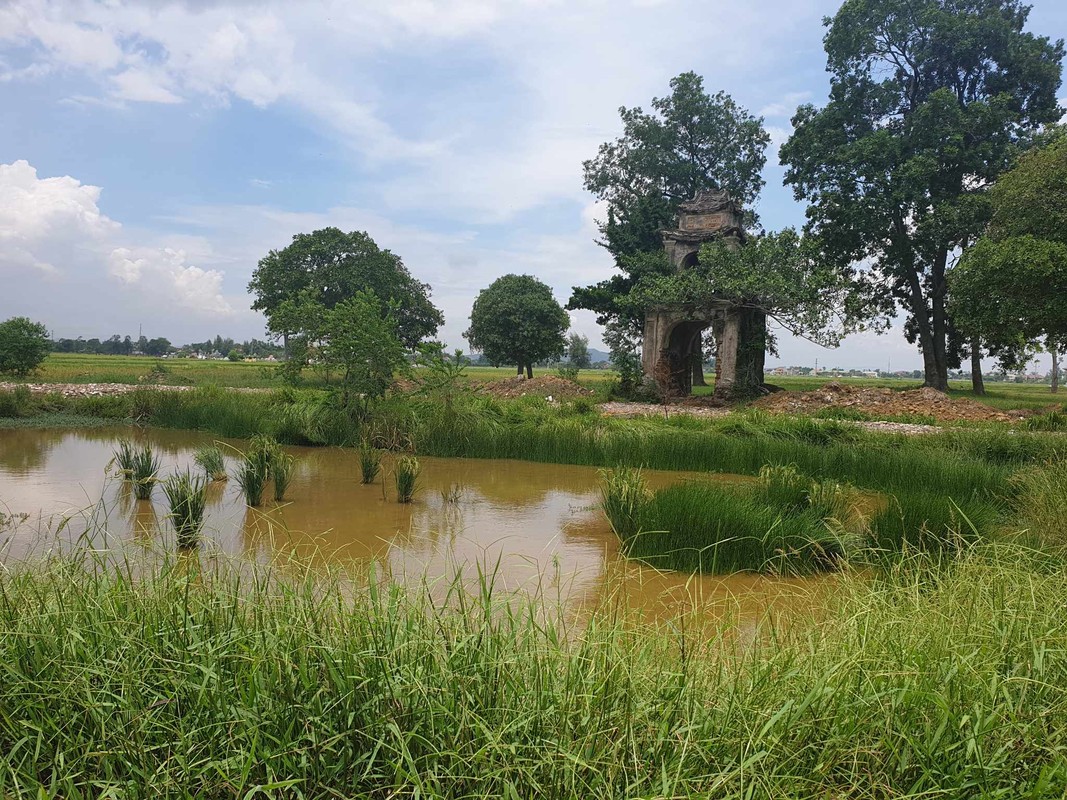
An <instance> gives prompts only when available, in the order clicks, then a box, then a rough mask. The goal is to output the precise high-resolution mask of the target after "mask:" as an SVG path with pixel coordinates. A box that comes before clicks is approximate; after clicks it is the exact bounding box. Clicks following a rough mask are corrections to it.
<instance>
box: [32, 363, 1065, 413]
mask: <svg viewBox="0 0 1067 800" xmlns="http://www.w3.org/2000/svg"><path fill="white" fill-rule="evenodd" d="M157 366H161V368H162V369H163V370H164V371H163V372H161V373H160V374H158V375H154V376H153V375H152V370H153V368H154V367H157ZM514 374H515V370H513V369H512V368H510V367H468V369H467V375H468V377H469V379H470V380H471V381H472V382H475V383H484V382H487V381H495V380H502V379H504V378H510V377H512V376H513V375H514ZM555 374H556V372H555V370H552V369H536V370H534V376H535V377H536V376H540V375H555ZM616 378H617V375H616V373H615V372H613V371H612V370H584V371H583V372H582V373H581V374H580V376H579V382H580V383H582V384H583V385H586V386H589V387H590V388H599V389H604V388H607V386H608V385H609V384H610V383H612V382H613V381H615V380H616ZM149 379H151V380H152V382H157V383H161V384H165V385H194V386H226V387H243V388H279V387H280V386H281V381H280V380H279V379H278V378H277V377H275V375H274V365H273V364H271V363H268V362H258V363H252V362H243V361H238V362H230V361H197V360H194V359H182V358H175V359H157V358H148V357H144V356H102V355H80V354H73V353H53V354H51V355H49V356H48V358H47V359H46V360H45V363H44V365H43V366H42V367H41V369H40V370H39V371H38V372H37V373H36V374H34V375H32V376H31V377H29V378H27V379H26V381H27V382H41V383H139V382H145V381H146V380H149ZM768 380H769V381H770V382H772V383H774V384H775V385H777V386H781V387H782V388H783V389H788V390H790V391H809V390H811V389H816V388H818V387H819V386H822V385H823V384H825V383H826V382H827V381H828V380H831V379H830V378H826V377H817V378H816V377H777V376H774V377H768ZM839 380H840V382H841V383H846V384H851V385H858V386H876V387H888V388H891V389H897V390H904V389H915V388H918V386H919V385H920V382H919V381H916V380H906V379H888V378H887V379H881V378H841V379H839ZM307 385H308V386H316V385H321V383H319V382H318V381H317V379H316V377H315V376H314V375H312V374H311V373H308V380H307ZM970 389H971V387H970V382H969V381H954V382H953V383H952V385H951V389H950V393H951V394H952V395H953V396H954V397H974V395H972V394H971V390H970ZM712 390H713V387H712V386H702V387H697V388H696V390H695V391H694V394H696V395H708V394H711V392H712ZM986 391H987V392H988V394H987V395H986V396H985V397H980V398H976V399H978V400H980V401H981V402H983V403H986V404H987V405H990V406H994V407H995V408H1000V409H1011V408H1044V407H1046V406H1050V405H1058V404H1059V403H1061V402H1067V399H1065V400H1063V401H1059V400H1058V397H1057V396H1056V395H1053V394H1052V393H1051V392H1050V391H1049V387H1048V386H1047V385H1040V384H1021V383H987V384H986ZM1064 398H1067V394H1064Z"/></svg>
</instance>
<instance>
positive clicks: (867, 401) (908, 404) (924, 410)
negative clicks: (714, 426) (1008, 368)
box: [752, 382, 1033, 422]
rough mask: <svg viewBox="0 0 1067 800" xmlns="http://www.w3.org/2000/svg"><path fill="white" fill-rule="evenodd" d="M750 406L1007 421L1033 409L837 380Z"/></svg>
mask: <svg viewBox="0 0 1067 800" xmlns="http://www.w3.org/2000/svg"><path fill="white" fill-rule="evenodd" d="M752 406H753V407H754V408H759V409H763V410H764V411H767V412H770V413H772V414H812V413H814V412H817V411H822V410H825V409H847V410H851V411H856V412H859V413H861V414H864V415H866V416H869V417H873V418H879V417H881V418H885V417H904V416H912V417H931V418H933V419H935V420H937V421H938V422H958V421H961V420H965V421H971V422H1010V421H1012V420H1018V419H1021V418H1023V417H1025V416H1028V415H1029V414H1031V413H1033V412H1028V411H1000V410H998V409H995V408H991V407H990V406H987V405H983V404H982V403H979V402H978V401H976V400H970V399H967V398H962V397H961V398H954V397H949V396H948V395H947V394H944V393H943V392H939V391H937V390H936V389H930V388H926V387H924V388H922V389H908V390H906V391H898V390H893V389H886V388H881V387H866V386H849V385H845V384H841V383H836V382H831V383H827V384H826V385H825V386H822V387H820V388H818V389H815V390H813V391H810V392H775V393H774V394H769V395H767V396H766V397H762V398H760V399H759V400H757V401H755V402H754V403H753V404H752Z"/></svg>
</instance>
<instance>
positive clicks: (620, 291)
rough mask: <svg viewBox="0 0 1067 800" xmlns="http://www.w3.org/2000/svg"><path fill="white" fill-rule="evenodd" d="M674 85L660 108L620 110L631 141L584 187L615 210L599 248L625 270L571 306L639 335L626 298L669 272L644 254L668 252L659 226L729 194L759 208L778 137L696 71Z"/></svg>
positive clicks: (614, 150)
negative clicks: (698, 202) (685, 209)
mask: <svg viewBox="0 0 1067 800" xmlns="http://www.w3.org/2000/svg"><path fill="white" fill-rule="evenodd" d="M670 87H671V93H670V94H669V95H668V96H666V97H657V98H655V99H653V100H652V111H651V112H646V111H644V110H642V109H641V108H625V107H623V108H620V109H619V115H620V117H621V118H622V125H623V135H622V136H621V137H619V138H618V139H616V140H615V141H613V142H606V143H604V144H602V145H601V146H600V149H599V151H598V152H597V155H596V156H595V157H594V158H591V159H589V160H588V161H585V162H583V164H582V167H583V172H584V181H585V188H586V189H587V190H588V191H590V192H592V193H593V195H595V196H596V198H597V199H598V200H602V201H604V202H606V204H607V218H606V219H605V220H604V221H602V222H601V223H600V232H601V235H602V237H603V238H602V240H601V242H600V244H602V245H603V246H604V247H606V248H607V249H608V251H609V252H611V254H612V256H614V258H615V261H616V265H617V266H618V267H619V269H620V270H621V272H622V274H621V275H615V276H612V277H611V278H610V279H608V280H607V281H603V282H601V283H598V284H594V285H593V286H586V287H575V289H574V292H573V294H572V296H571V299H570V301H569V302H568V304H567V308H570V309H578V308H584V309H589V310H591V311H595V312H596V313H597V321H598V322H599V323H600V324H602V325H605V324H609V323H616V324H617V323H618V322H619V321H620V320H622V321H623V322H624V324H625V325H626V326H628V327H629V328H630V329H631V332H634V333H636V332H637V331H638V330H639V329H640V325H641V322H642V316H641V314H640V313H639V312H635V311H634V309H633V307H632V305H626V304H623V303H620V300H621V299H622V298H624V297H625V296H626V295H627V294H628V293H629V291H630V289H632V288H633V286H634V285H636V283H637V282H638V281H640V280H641V279H642V278H643V277H647V276H648V274H649V271H650V270H652V271H655V270H657V269H662V266H663V265H662V262H660V261H657V260H652V261H649V260H648V259H646V258H643V256H644V255H647V254H649V253H654V252H656V251H658V250H660V249H661V248H662V246H663V241H662V239H661V237H660V230H662V229H663V228H667V227H670V226H671V225H672V224H673V221H674V217H675V214H676V213H677V210H678V204H679V203H681V202H683V201H685V200H689V199H692V198H693V197H694V196H695V195H696V194H697V193H698V192H701V191H707V190H710V189H726V190H727V191H729V192H730V195H731V196H732V197H733V198H734V199H735V200H737V201H739V202H740V203H742V204H743V205H745V206H749V207H750V206H751V204H752V202H753V201H754V200H755V199H756V197H757V196H758V194H759V191H760V189H761V188H763V183H764V182H763V178H762V177H761V171H762V169H763V166H764V164H765V163H766V155H765V150H766V147H767V144H768V142H769V141H770V137H769V136H768V135H767V132H766V131H765V130H764V129H763V121H762V119H760V118H758V117H753V116H751V115H750V114H749V113H748V112H747V111H746V110H745V109H744V108H741V107H740V106H738V105H737V104H736V103H735V102H734V101H733V99H732V98H731V97H730V96H729V95H727V94H726V93H724V92H718V93H716V94H714V95H709V94H708V93H707V92H706V91H705V90H704V81H703V79H702V78H701V77H700V76H699V75H697V74H696V73H693V72H685V73H682V74H681V75H679V76H678V77H676V78H674V79H673V80H671V83H670ZM753 219H754V218H753Z"/></svg>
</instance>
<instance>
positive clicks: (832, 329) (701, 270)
mask: <svg viewBox="0 0 1067 800" xmlns="http://www.w3.org/2000/svg"><path fill="white" fill-rule="evenodd" d="M663 257H664V258H665V256H663ZM856 284H857V280H856V278H855V277H854V275H853V274H851V273H849V272H847V271H842V270H839V269H835V268H834V267H832V266H831V265H829V264H828V263H827V262H826V260H825V259H823V258H822V257H821V253H820V252H819V251H818V250H817V249H816V248H815V246H814V243H813V242H812V241H811V240H810V239H807V238H805V237H802V236H800V235H799V234H798V233H797V232H796V231H795V230H794V229H792V228H786V229H785V230H783V231H781V232H779V233H767V234H764V235H761V236H756V237H753V238H751V239H750V240H749V242H748V243H747V244H746V245H745V246H744V247H740V248H738V247H734V246H731V245H729V244H727V243H725V242H711V243H709V244H705V245H704V246H703V247H702V248H701V250H700V256H699V261H698V263H697V265H696V266H694V267H691V268H689V269H686V270H682V271H681V272H676V273H671V274H669V275H655V276H650V277H648V278H646V279H644V280H642V281H641V282H640V283H639V284H638V285H637V287H636V288H635V290H634V291H633V293H632V294H631V296H630V298H629V302H631V303H633V304H634V305H635V306H636V307H638V308H649V307H652V306H657V305H671V306H679V307H682V308H691V309H695V310H712V309H715V308H717V307H721V306H722V304H723V303H724V302H726V303H729V304H731V305H733V306H736V307H740V308H751V309H756V310H758V311H761V312H763V313H764V314H766V315H767V316H768V317H771V318H773V319H774V320H776V321H777V322H778V323H779V324H780V325H782V326H783V327H784V328H786V330H788V331H789V332H791V333H793V334H794V335H796V336H801V337H803V338H805V339H809V340H810V341H813V342H816V343H818V344H821V345H824V346H827V347H833V346H836V345H837V344H838V343H839V342H840V340H841V338H842V337H843V336H845V335H846V334H848V333H853V332H855V331H858V330H864V329H867V328H869V327H881V326H884V325H885V323H886V315H885V312H886V311H887V309H886V308H885V307H883V306H880V305H879V303H878V302H877V299H876V298H871V297H870V296H869V295H868V294H867V293H865V292H863V291H859V290H857V285H856Z"/></svg>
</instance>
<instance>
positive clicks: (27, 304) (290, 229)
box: [0, 0, 1067, 369]
mask: <svg viewBox="0 0 1067 800" xmlns="http://www.w3.org/2000/svg"><path fill="white" fill-rule="evenodd" d="M836 7H837V3H836V2H816V1H815V0H799V2H789V0H767V1H766V2H752V3H747V4H745V3H735V2H729V3H727V2H719V1H718V0H713V1H712V2H709V1H708V0H695V1H694V2H688V1H687V0H634V1H633V2H626V0H585V1H583V0H512V1H511V2H505V1H504V0H500V1H498V2H490V1H489V0H392V1H391V2H384V1H381V0H379V1H378V2H345V1H344V0H336V2H312V1H311V0H308V1H307V2H301V3H292V2H254V3H253V2H248V0H241V1H237V0H234V1H231V2H215V1H214V0H189V1H188V2H185V3H166V2H158V1H153V2H140V3H132V2H122V1H121V0H111V1H110V2H106V3H104V2H95V3H94V2H76V1H74V0H71V1H70V2H46V1H45V0H15V2H9V3H7V4H5V5H0V103H2V105H3V108H4V114H3V115H2V117H0V165H2V166H0V279H2V280H3V284H4V286H5V289H4V291H3V292H2V293H0V318H6V317H8V316H11V315H14V314H26V315H29V316H32V317H35V318H38V319H40V320H42V321H44V322H46V323H47V324H48V325H49V326H50V327H51V328H53V329H54V331H55V333H56V334H57V335H59V336H76V335H79V334H80V335H84V336H86V337H91V336H100V337H106V336H108V335H110V334H112V333H121V334H126V333H130V334H132V335H136V333H137V330H138V326H143V328H144V331H145V333H146V335H149V336H160V335H161V336H167V337H168V338H170V339H172V340H173V341H176V342H180V341H187V340H191V339H203V338H205V337H207V336H208V335H212V336H213V335H214V334H215V333H222V334H224V335H231V336H234V337H235V338H238V339H241V338H246V337H251V336H262V334H263V321H262V319H261V318H260V317H259V316H258V315H257V314H255V313H253V312H251V311H250V310H249V308H248V306H249V302H250V301H249V298H248V296H247V294H246V292H245V286H246V285H247V282H248V278H249V275H250V274H251V271H252V269H253V268H254V267H255V264H256V261H257V260H258V259H259V258H260V257H262V256H263V255H265V254H266V253H267V251H268V250H270V249H271V248H277V247H282V246H284V245H285V244H286V243H287V242H288V241H289V240H290V239H291V237H292V236H293V234H295V233H298V232H302V231H310V230H313V229H315V228H318V227H323V226H325V225H336V226H338V227H342V228H345V229H347V230H352V229H359V230H366V231H368V232H369V233H370V235H371V236H372V237H373V238H374V239H375V240H376V241H377V242H378V243H379V244H380V245H382V246H384V247H389V248H390V249H392V250H394V251H395V252H397V253H399V254H400V255H401V256H402V257H403V259H404V261H405V263H406V264H407V266H408V268H409V269H410V270H411V271H412V272H413V273H414V274H415V275H416V276H418V277H419V278H420V279H422V280H424V281H427V282H429V283H430V284H431V285H432V287H433V298H434V301H435V302H436V303H437V304H438V305H439V306H440V307H441V308H442V309H443V310H444V312H445V317H446V325H445V327H444V328H443V329H442V331H441V336H442V338H443V339H445V340H446V341H447V342H449V344H451V345H453V346H460V347H464V348H465V347H466V343H465V342H463V341H462V337H461V333H462V331H463V330H465V328H466V326H467V323H468V320H467V316H468V314H469V312H470V306H471V303H472V301H473V299H474V296H475V295H476V294H477V292H478V291H479V290H480V289H481V288H484V286H486V285H487V284H488V283H489V282H491V281H492V280H493V279H494V278H495V277H497V276H499V275H501V274H504V273H506V272H527V273H530V274H533V275H536V276H538V277H540V278H541V279H542V280H544V281H546V282H547V283H549V285H551V286H552V287H553V289H554V291H555V293H556V297H557V299H559V300H560V301H561V302H565V301H566V299H567V297H568V296H569V293H570V287H571V286H574V285H578V284H586V283H589V282H593V281H597V280H601V279H603V278H605V277H607V276H608V275H610V274H611V271H612V266H611V261H610V259H609V258H608V257H607V255H606V253H604V252H603V251H602V250H601V248H599V247H597V246H596V245H595V244H594V243H593V239H594V237H595V234H596V231H595V220H596V219H597V217H598V216H599V214H600V211H599V209H598V208H597V206H596V205H595V204H594V203H593V199H592V198H591V197H590V196H589V195H588V194H586V193H585V192H584V191H583V190H582V186H581V161H582V160H583V159H585V158H589V157H590V156H592V155H593V154H594V153H595V152H596V148H597V145H598V144H600V143H601V142H603V141H606V140H608V139H612V138H614V137H615V136H617V135H618V134H619V132H620V130H619V121H618V108H619V106H622V105H626V106H633V105H642V106H647V105H648V103H649V101H650V100H651V98H652V97H654V96H658V95H662V94H665V93H666V92H667V91H668V82H669V80H670V79H671V77H673V76H674V75H677V74H678V73H680V72H683V71H685V70H694V71H696V72H698V73H699V74H701V75H703V76H704V79H705V85H706V88H707V89H708V90H709V91H718V90H720V89H721V90H724V91H726V92H728V93H730V94H731V95H733V97H734V98H735V99H736V100H737V101H738V102H739V103H740V104H742V105H743V106H745V107H747V108H748V109H749V110H751V111H752V112H754V113H757V114H759V115H761V116H763V117H764V118H765V125H766V126H767V128H768V130H769V131H770V132H771V134H772V137H773V139H774V144H772V147H771V150H770V152H769V154H768V167H767V170H766V175H765V177H766V180H767V186H766V188H765V190H764V192H763V196H762V198H761V200H760V203H759V212H760V214H761V217H762V221H763V223H764V225H765V226H767V227H769V228H779V227H783V226H786V225H799V224H801V223H802V222H803V215H804V209H803V207H802V205H800V204H798V203H796V202H795V201H794V200H793V198H792V194H791V191H790V190H789V189H787V188H785V187H783V186H782V170H781V168H780V167H779V166H778V165H777V146H778V144H779V143H780V142H781V141H783V140H784V138H785V137H787V136H788V133H789V117H790V116H791V115H792V113H793V111H794V109H795V108H796V106H797V104H798V103H801V102H809V101H811V102H815V103H820V102H822V101H823V99H824V98H825V96H826V94H827V90H828V82H827V77H826V74H825V71H824V66H825V58H824V54H823V51H822V45H821V40H822V35H823V28H822V24H821V20H822V18H823V16H825V15H827V14H832V13H833V12H834V11H835V10H836ZM1029 28H1030V30H1032V31H1035V32H1038V33H1041V34H1044V35H1048V36H1052V37H1053V38H1061V37H1067V4H1065V3H1062V2H1058V1H1056V0H1038V1H1037V2H1036V3H1035V4H1034V8H1033V12H1032V14H1031V18H1030V24H1029ZM1062 94H1063V95H1064V96H1067V90H1063V92H1062ZM572 325H573V327H574V328H575V329H576V330H578V331H580V332H582V333H585V334H587V335H588V336H589V337H590V340H591V342H592V343H593V344H594V345H599V343H600V331H599V329H598V328H597V326H596V324H595V323H594V321H593V319H592V315H590V314H588V313H584V312H577V313H574V314H572ZM780 350H781V359H780V360H779V359H772V363H779V362H784V363H787V364H792V363H804V364H811V363H813V361H814V359H815V358H818V359H819V363H820V364H824V365H827V366H830V365H841V366H845V367H884V366H886V365H887V364H888V363H891V364H892V366H893V368H894V369H897V368H917V367H919V366H920V364H921V360H920V358H919V356H918V353H917V351H916V350H915V348H914V347H913V346H911V345H909V344H908V343H907V342H905V341H904V339H903V337H902V336H901V335H900V334H899V332H897V331H891V332H890V333H889V334H887V335H885V336H881V337H877V336H873V335H870V336H868V335H859V336H854V337H850V338H849V339H848V340H846V342H845V343H844V344H843V345H842V347H841V348H839V349H838V350H836V351H826V350H823V349H821V348H818V347H815V346H814V345H811V344H808V343H806V342H802V341H796V340H793V339H791V338H789V337H787V336H783V337H782V340H781V343H780Z"/></svg>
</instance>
